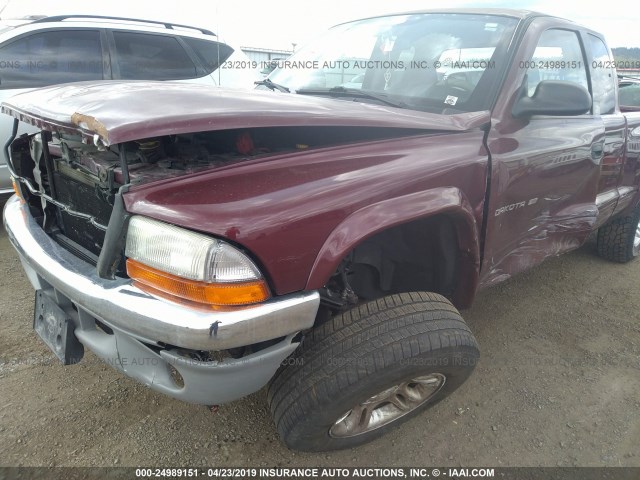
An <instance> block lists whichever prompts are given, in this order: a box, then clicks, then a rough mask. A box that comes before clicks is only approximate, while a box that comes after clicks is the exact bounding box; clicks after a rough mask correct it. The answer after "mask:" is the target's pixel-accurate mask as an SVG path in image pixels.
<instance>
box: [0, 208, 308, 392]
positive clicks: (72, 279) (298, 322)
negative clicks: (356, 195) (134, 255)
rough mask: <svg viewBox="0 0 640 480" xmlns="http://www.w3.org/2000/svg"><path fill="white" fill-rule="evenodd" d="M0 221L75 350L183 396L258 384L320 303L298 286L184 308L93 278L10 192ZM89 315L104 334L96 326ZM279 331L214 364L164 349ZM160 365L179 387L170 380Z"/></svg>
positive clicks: (125, 283)
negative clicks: (64, 315) (240, 301)
mask: <svg viewBox="0 0 640 480" xmlns="http://www.w3.org/2000/svg"><path fill="white" fill-rule="evenodd" d="M4 226H5V229H6V231H7V233H8V235H9V239H10V241H11V243H12V244H13V246H14V247H15V249H16V250H17V251H18V254H19V256H20V259H21V261H22V264H23V266H24V269H25V272H26V274H27V276H28V277H29V280H30V282H31V284H32V285H33V287H34V288H35V289H37V290H43V291H46V292H47V293H48V294H49V295H50V296H51V297H52V298H54V299H55V301H56V303H57V304H58V305H59V306H60V307H61V308H63V309H64V310H65V311H68V312H69V315H70V317H71V318H72V320H73V321H74V324H75V326H76V330H75V334H76V336H77V337H78V339H79V340H80V341H81V342H82V343H83V344H84V345H85V347H87V348H89V349H90V350H92V351H93V352H94V353H96V354H97V355H98V356H99V357H101V358H102V359H104V360H105V361H107V362H108V363H110V364H112V365H113V366H115V367H116V368H118V369H120V370H122V371H123V372H125V373H127V374H128V375H129V376H131V377H134V378H136V379H138V380H140V381H142V382H143V383H145V384H147V385H149V386H151V387H152V388H154V389H156V390H159V391H162V392H163V393H167V394H169V395H171V396H174V397H176V398H180V399H182V400H185V401H190V402H193V403H203V404H214V403H223V402H225V401H229V400H233V399H235V398H239V397H241V396H244V395H247V394H248V393H252V392H253V391H256V390H258V389H259V388H261V387H262V386H263V385H264V384H265V383H266V382H267V381H268V380H269V378H270V377H271V376H272V375H273V373H275V370H276V369H277V367H278V366H279V364H280V362H282V361H283V360H284V359H285V358H286V357H287V356H288V355H289V354H290V353H292V352H293V350H295V348H296V347H297V343H292V339H293V337H294V336H295V334H296V333H298V332H300V331H301V330H305V329H307V328H310V327H311V326H312V325H313V323H314V320H315V316H316V312H317V309H318V305H319V302H320V300H319V294H318V293H317V292H306V293H299V294H292V295H287V296H282V297H278V298H275V299H272V300H270V301H268V302H265V303H262V304H258V305H254V306H249V307H245V308H241V309H237V310H233V311H224V312H222V311H220V312H218V311H215V312H207V311H201V310H195V309H190V308H188V307H184V306H182V305H179V304H176V303H171V302H169V301H166V300H163V299H159V298H157V297H154V296H152V295H149V294H147V293H145V292H143V291H142V290H140V289H138V288H136V287H135V286H133V285H131V282H130V280H128V279H117V280H106V279H103V278H99V277H98V276H97V275H96V269H95V267H94V266H92V265H90V264H88V263H86V262H84V261H82V260H80V259H79V258H78V257H76V256H74V255H73V254H71V253H70V252H68V251H67V250H65V249H64V248H62V247H61V246H60V245H58V244H57V243H56V242H55V241H54V240H53V239H52V238H51V237H49V236H48V235H47V234H46V233H45V232H44V231H43V230H42V229H41V228H40V226H39V225H38V223H37V222H36V221H35V220H34V219H33V217H32V216H31V215H30V213H29V210H28V208H27V207H26V205H24V204H23V203H21V201H20V200H19V199H18V198H17V197H15V196H14V197H13V198H11V199H10V200H8V201H7V203H6V205H5V208H4ZM96 320H97V321H99V322H101V323H103V324H105V325H107V326H108V327H110V329H111V330H112V331H113V333H111V334H108V333H105V332H104V331H103V329H99V328H96ZM282 337H284V340H281V341H279V342H278V343H276V344H275V345H272V346H271V347H268V348H266V349H264V350H261V351H259V352H257V353H254V354H251V355H248V356H245V357H243V358H240V359H230V358H226V359H225V360H224V361H222V362H201V361H197V360H193V359H185V357H184V355H179V354H178V353H177V349H174V348H173V347H180V348H181V349H189V350H207V351H212V350H213V351H219V350H226V349H229V348H234V347H240V346H245V345H251V344H254V343H258V342H262V341H266V340H272V339H276V338H282ZM166 346H169V348H165V347H166ZM150 347H151V348H150ZM156 347H159V348H156ZM143 358H144V359H147V360H146V361H144V362H143V361H142V360H141V359H143ZM149 359H151V360H152V361H151V360H149ZM169 365H171V366H173V367H174V368H175V369H177V370H178V371H179V373H180V374H181V376H182V377H183V380H184V386H179V385H177V384H176V382H175V381H174V380H172V377H171V375H170V374H169V372H170V368H169Z"/></svg>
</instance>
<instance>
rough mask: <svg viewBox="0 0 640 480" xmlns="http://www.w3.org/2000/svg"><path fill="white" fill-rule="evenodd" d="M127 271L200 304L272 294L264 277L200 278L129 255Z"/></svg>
mask: <svg viewBox="0 0 640 480" xmlns="http://www.w3.org/2000/svg"><path fill="white" fill-rule="evenodd" d="M127 274H128V275H129V277H131V279H132V280H135V281H136V282H139V283H140V284H142V285H145V286H148V287H150V288H151V289H153V290H154V291H157V292H161V293H164V294H168V295H171V296H174V297H178V299H181V300H188V301H190V302H195V303H197V304H200V305H210V306H234V305H237V306H239V305H251V304H253V303H259V302H263V301H265V300H267V299H268V298H269V289H268V288H267V285H266V283H265V281H264V280H263V279H261V280H253V281H250V282H235V283H205V282H198V281H196V280H188V279H186V278H182V277H178V276H175V275H171V274H169V273H165V272H162V271H160V270H156V269H155V268H151V267H149V266H147V265H144V264H142V263H140V262H136V261H135V260H131V259H130V258H129V259H127Z"/></svg>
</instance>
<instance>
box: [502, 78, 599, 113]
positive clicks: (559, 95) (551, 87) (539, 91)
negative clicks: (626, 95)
mask: <svg viewBox="0 0 640 480" xmlns="http://www.w3.org/2000/svg"><path fill="white" fill-rule="evenodd" d="M590 109H591V95H589V92H588V91H587V89H586V88H584V87H583V86H581V85H578V84H576V83H571V82H564V81H560V80H543V81H542V82H540V83H539V84H538V86H537V87H536V91H535V92H534V94H533V96H532V97H528V96H526V95H524V96H522V97H520V98H519V99H518V100H517V101H516V103H515V104H514V105H513V109H512V110H511V114H512V115H513V116H514V117H516V118H523V117H530V116H532V115H567V116H569V115H582V114H583V113H587V112H589V110H590Z"/></svg>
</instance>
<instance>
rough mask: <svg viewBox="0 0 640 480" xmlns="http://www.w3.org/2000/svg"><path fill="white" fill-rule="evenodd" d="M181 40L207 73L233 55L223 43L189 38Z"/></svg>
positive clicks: (231, 50) (229, 48)
mask: <svg viewBox="0 0 640 480" xmlns="http://www.w3.org/2000/svg"><path fill="white" fill-rule="evenodd" d="M182 39H183V40H184V41H185V42H187V44H188V45H189V46H190V47H191V48H192V49H193V50H194V52H196V55H197V56H198V58H199V59H200V61H201V62H202V65H204V67H205V69H206V70H207V73H211V72H213V71H215V70H217V69H218V67H219V66H220V65H221V64H222V63H224V62H225V61H226V60H227V58H229V57H230V56H231V54H232V53H233V48H231V47H230V46H229V45H226V44H224V43H218V42H212V41H209V40H200V39H198V38H189V37H182Z"/></svg>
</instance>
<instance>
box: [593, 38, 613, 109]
mask: <svg viewBox="0 0 640 480" xmlns="http://www.w3.org/2000/svg"><path fill="white" fill-rule="evenodd" d="M587 37H589V43H590V45H591V56H592V58H591V88H592V89H593V113H594V114H595V115H605V114H608V113H613V112H614V111H615V109H616V75H615V72H614V70H613V65H614V63H613V59H612V58H611V57H610V56H609V50H608V49H607V46H606V45H605V44H604V42H603V41H602V40H601V39H600V38H598V37H596V36H595V35H591V34H588V35H587Z"/></svg>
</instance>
